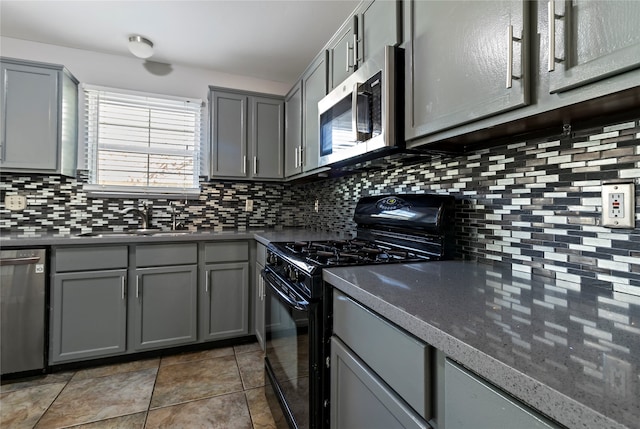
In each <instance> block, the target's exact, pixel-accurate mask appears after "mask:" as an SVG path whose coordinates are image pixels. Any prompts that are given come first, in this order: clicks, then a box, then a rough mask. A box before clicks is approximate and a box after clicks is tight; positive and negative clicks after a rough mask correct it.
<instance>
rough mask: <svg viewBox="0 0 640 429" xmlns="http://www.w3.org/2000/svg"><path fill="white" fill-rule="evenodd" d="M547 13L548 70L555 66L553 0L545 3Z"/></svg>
mask: <svg viewBox="0 0 640 429" xmlns="http://www.w3.org/2000/svg"><path fill="white" fill-rule="evenodd" d="M547 12H548V14H549V63H548V64H547V65H548V70H549V71H550V72H552V71H554V70H555V68H556V4H555V1H554V0H549V3H547Z"/></svg>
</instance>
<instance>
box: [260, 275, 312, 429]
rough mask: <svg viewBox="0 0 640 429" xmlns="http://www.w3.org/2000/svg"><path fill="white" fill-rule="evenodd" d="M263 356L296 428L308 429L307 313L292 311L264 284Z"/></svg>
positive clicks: (295, 309) (270, 287)
mask: <svg viewBox="0 0 640 429" xmlns="http://www.w3.org/2000/svg"><path fill="white" fill-rule="evenodd" d="M266 303H267V308H266V314H265V324H266V338H267V347H266V356H267V360H268V361H269V364H270V366H271V369H272V370H273V373H274V375H275V378H276V381H277V383H278V386H279V387H280V389H281V390H282V392H283V394H284V397H285V400H286V401H287V405H288V407H289V409H290V410H291V412H292V414H293V418H294V419H295V421H296V423H297V425H298V427H299V428H307V427H309V311H308V309H306V310H304V311H303V310H300V309H297V308H294V307H293V306H291V305H290V304H289V303H287V302H286V301H285V299H284V298H282V297H280V296H278V295H277V293H275V292H274V291H273V289H272V286H271V285H269V283H267V301H266Z"/></svg>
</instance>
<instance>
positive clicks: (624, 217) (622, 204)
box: [602, 182, 636, 228]
mask: <svg viewBox="0 0 640 429" xmlns="http://www.w3.org/2000/svg"><path fill="white" fill-rule="evenodd" d="M635 195H636V193H635V189H634V184H633V182H628V183H604V184H603V185H602V226H606V227H609V228H634V227H635V224H636V213H635V208H636V201H635Z"/></svg>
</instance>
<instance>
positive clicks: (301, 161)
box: [298, 146, 305, 167]
mask: <svg viewBox="0 0 640 429" xmlns="http://www.w3.org/2000/svg"><path fill="white" fill-rule="evenodd" d="M302 150H303V149H302V146H298V152H300V156H299V158H300V167H302V166H303V165H304V164H305V160H304V157H303V156H302Z"/></svg>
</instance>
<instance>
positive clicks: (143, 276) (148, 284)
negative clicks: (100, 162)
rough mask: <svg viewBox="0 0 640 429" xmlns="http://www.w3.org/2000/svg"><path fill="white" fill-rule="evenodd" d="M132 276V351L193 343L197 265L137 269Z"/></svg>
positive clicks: (194, 337) (195, 315)
mask: <svg viewBox="0 0 640 429" xmlns="http://www.w3.org/2000/svg"><path fill="white" fill-rule="evenodd" d="M135 273H136V281H135V284H134V285H133V294H132V299H135V305H134V308H135V318H134V324H135V340H134V343H135V347H136V349H138V350H144V349H154V348H160V347H166V346H174V345H180V344H187V343H191V342H194V341H196V339H197V325H196V321H197V298H198V297H197V290H198V282H197V266H196V265H185V266H174V267H161V268H139V269H137V270H136V271H135Z"/></svg>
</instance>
